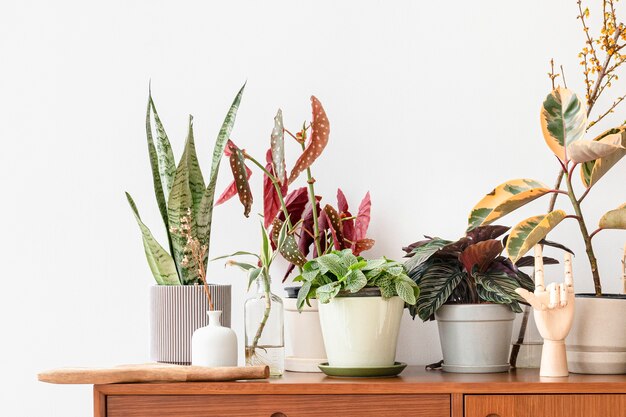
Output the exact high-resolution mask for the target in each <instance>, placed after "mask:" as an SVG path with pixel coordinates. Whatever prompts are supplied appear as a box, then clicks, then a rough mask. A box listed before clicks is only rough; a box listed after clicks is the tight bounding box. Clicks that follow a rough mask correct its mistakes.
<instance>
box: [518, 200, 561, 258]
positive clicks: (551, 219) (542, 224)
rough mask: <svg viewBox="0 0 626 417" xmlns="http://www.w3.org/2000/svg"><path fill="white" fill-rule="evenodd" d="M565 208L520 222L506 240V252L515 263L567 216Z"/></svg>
mask: <svg viewBox="0 0 626 417" xmlns="http://www.w3.org/2000/svg"><path fill="white" fill-rule="evenodd" d="M565 216H566V214H565V212H564V211H563V210H554V211H551V212H550V213H548V214H540V215H539V216H533V217H529V218H528V219H526V220H524V221H522V222H520V223H518V224H517V225H516V226H515V227H514V228H513V229H511V233H510V234H509V237H508V239H507V241H506V252H507V253H508V255H509V259H511V261H512V262H513V263H515V262H517V261H518V260H519V259H520V258H521V257H522V256H524V255H525V254H526V252H528V251H529V250H530V249H532V248H533V246H535V245H536V244H537V243H538V242H539V241H540V240H541V239H543V238H544V237H546V235H547V234H548V233H549V232H550V231H551V230H552V229H554V228H555V227H556V225H557V224H559V223H560V222H561V220H563V219H564V218H565Z"/></svg>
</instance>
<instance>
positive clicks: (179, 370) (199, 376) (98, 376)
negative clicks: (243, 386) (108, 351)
mask: <svg viewBox="0 0 626 417" xmlns="http://www.w3.org/2000/svg"><path fill="white" fill-rule="evenodd" d="M269 374H270V370H269V367H267V366H245V367H238V366H233V367H220V368H206V367H202V366H181V365H166V364H141V365H124V366H118V367H114V368H61V369H53V370H50V371H45V372H42V373H40V374H39V375H37V378H38V379H39V381H41V382H48V383H51V384H116V383H123V382H191V381H194V382H201V381H204V382H210V381H236V380H240V379H265V378H268V377H269Z"/></svg>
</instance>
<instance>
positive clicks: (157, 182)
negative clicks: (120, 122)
mask: <svg viewBox="0 0 626 417" xmlns="http://www.w3.org/2000/svg"><path fill="white" fill-rule="evenodd" d="M151 102H152V98H151V95H149V96H148V107H147V109H146V138H147V140H148V157H149V159H150V168H151V170H152V182H153V184H154V194H155V196H156V200H157V205H158V206H159V212H161V218H163V223H164V224H165V230H166V231H167V234H168V237H169V233H170V227H169V223H168V213H167V204H166V198H165V194H164V192H163V183H162V182H161V174H160V173H159V157H158V155H157V151H156V147H155V146H154V140H153V138H152V125H151V123H150V109H151V106H150V104H151Z"/></svg>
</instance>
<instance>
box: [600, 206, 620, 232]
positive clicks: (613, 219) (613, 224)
mask: <svg viewBox="0 0 626 417" xmlns="http://www.w3.org/2000/svg"><path fill="white" fill-rule="evenodd" d="M599 226H600V228H601V229H626V203H624V204H622V205H621V206H619V207H618V208H616V209H615V210H611V211H608V212H606V213H605V214H604V216H602V217H601V218H600V224H599Z"/></svg>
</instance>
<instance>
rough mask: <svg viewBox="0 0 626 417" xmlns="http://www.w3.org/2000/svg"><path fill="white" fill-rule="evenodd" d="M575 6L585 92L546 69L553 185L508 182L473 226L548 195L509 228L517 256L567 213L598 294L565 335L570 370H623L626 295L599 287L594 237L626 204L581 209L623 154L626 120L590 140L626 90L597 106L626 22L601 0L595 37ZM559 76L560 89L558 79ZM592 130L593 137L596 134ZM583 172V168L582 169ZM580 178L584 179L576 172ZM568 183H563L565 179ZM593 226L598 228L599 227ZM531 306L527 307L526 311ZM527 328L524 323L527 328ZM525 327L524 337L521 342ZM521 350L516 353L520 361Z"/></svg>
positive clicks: (624, 214)
mask: <svg viewBox="0 0 626 417" xmlns="http://www.w3.org/2000/svg"><path fill="white" fill-rule="evenodd" d="M577 4H578V11H579V14H578V19H579V21H580V22H581V25H582V28H583V33H584V36H585V45H584V47H583V48H582V50H581V51H580V53H579V58H580V63H581V65H582V67H583V74H582V75H583V80H584V85H585V97H584V99H581V98H579V97H578V96H577V95H576V94H575V93H574V92H573V91H572V90H569V89H568V88H567V85H566V84H565V79H564V77H562V75H563V74H562V73H561V74H555V73H554V69H552V70H551V72H550V73H549V74H548V75H549V77H550V79H551V81H552V91H551V92H550V94H548V95H547V97H546V99H545V101H544V102H543V106H542V108H541V111H540V120H541V127H542V133H543V136H544V139H545V141H546V144H547V145H548V147H549V148H550V150H551V151H552V152H553V153H554V155H555V156H556V158H557V161H558V174H557V178H556V181H555V185H554V187H550V186H547V185H545V184H543V183H542V182H539V181H536V180H532V179H521V180H512V181H507V182H505V183H503V184H501V185H499V186H497V187H496V188H495V189H494V190H493V191H492V192H491V193H489V194H488V195H487V196H485V197H484V198H483V199H482V200H481V201H480V202H479V203H478V204H477V205H476V206H475V207H474V209H473V210H472V211H471V213H470V216H469V222H468V223H469V229H471V228H474V227H477V226H481V225H486V224H490V223H491V222H493V221H495V220H497V219H499V218H501V217H502V216H504V215H506V214H508V213H510V212H512V211H514V210H516V209H517V208H519V207H521V206H523V205H525V204H526V203H528V202H530V201H533V200H535V199H536V198H539V197H541V196H546V195H551V199H550V203H549V206H548V211H547V213H545V214H540V215H537V216H533V217H530V218H528V219H526V220H523V221H522V222H520V223H519V224H518V225H516V226H515V227H514V228H513V229H512V230H511V236H512V239H510V240H509V241H508V242H507V252H508V253H509V256H510V257H511V259H512V260H513V261H515V259H519V258H520V257H521V256H523V255H524V254H525V253H526V252H527V251H528V250H529V249H530V248H532V247H533V246H534V245H535V244H536V243H537V242H538V241H539V240H541V239H542V238H543V237H545V236H546V235H547V234H548V233H549V232H550V231H551V230H552V229H553V228H555V227H556V226H557V225H558V224H559V223H560V222H561V221H563V220H565V219H571V220H568V222H570V221H573V222H575V223H574V224H576V225H577V226H578V227H577V229H578V230H579V231H580V235H581V238H582V240H583V242H584V245H585V253H586V255H587V259H588V262H589V270H588V273H589V275H591V278H592V280H593V285H594V292H593V293H590V294H577V295H576V310H575V317H574V325H573V327H572V329H571V331H570V333H569V336H568V338H567V341H566V342H567V356H568V367H569V370H570V371H571V372H576V373H596V374H607V373H610V374H616V373H626V296H625V295H618V294H607V293H605V292H603V290H602V281H601V279H600V269H599V265H598V262H597V259H596V255H595V248H594V239H597V237H596V236H597V235H598V233H599V232H601V231H603V230H606V229H626V205H624V204H622V205H621V206H619V207H617V208H615V209H613V210H610V211H609V212H607V213H606V214H605V215H604V216H602V217H601V219H600V220H599V221H598V226H597V228H593V227H592V226H591V223H590V221H589V219H588V218H586V217H585V216H584V214H583V211H582V203H583V201H586V198H587V197H588V195H589V193H590V191H591V190H592V189H593V187H594V186H595V185H596V184H597V183H598V181H600V180H601V178H603V177H604V176H605V175H606V174H607V173H608V172H609V171H610V170H611V169H612V168H613V167H614V166H615V165H616V164H617V163H618V162H619V161H620V160H621V159H622V157H623V156H624V155H626V125H624V124H621V125H619V126H615V127H613V128H610V129H608V130H605V131H604V132H602V133H600V134H599V135H598V134H595V135H593V136H591V137H592V138H593V139H592V140H589V139H586V137H588V131H590V130H595V129H596V128H597V127H598V126H599V122H601V121H602V120H603V119H604V118H605V117H606V116H608V115H610V114H611V113H613V112H614V111H615V108H616V107H617V106H618V105H620V104H621V103H622V102H623V101H624V99H625V98H626V96H625V95H622V96H621V97H618V98H617V99H615V100H614V101H612V102H609V103H611V104H610V105H609V106H608V108H605V109H601V110H599V109H598V106H596V104H597V103H598V102H600V101H601V100H599V99H600V97H603V95H606V93H607V92H608V91H609V90H610V88H611V86H612V84H615V81H616V80H617V79H618V77H619V74H618V72H619V68H621V66H622V64H623V63H624V62H625V61H626V56H625V55H623V54H622V53H621V52H620V51H621V50H622V49H623V47H624V46H625V45H626V26H625V25H624V23H622V22H620V21H619V20H618V17H617V15H616V12H615V8H614V7H613V3H612V2H606V1H605V2H603V6H604V7H603V10H602V17H603V18H602V19H598V21H599V22H601V28H600V31H599V33H598V34H597V35H595V34H594V33H593V32H594V31H592V30H591V28H590V27H589V25H588V24H589V16H590V11H589V9H588V8H586V7H584V6H583V5H582V2H581V1H578V2H577ZM559 76H561V80H562V81H563V87H561V86H559V85H558V83H557V81H558V80H559ZM594 136H595V137H594ZM577 171H578V172H577ZM576 176H578V177H579V178H580V180H577V179H576V178H575V177H576ZM563 182H564V183H565V187H563V188H564V189H563V188H562V187H561V186H562V183H563ZM560 195H563V196H564V198H567V200H569V203H570V204H571V209H572V211H573V213H571V214H567V213H566V212H565V211H563V210H554V208H555V203H556V200H557V197H558V196H560ZM594 229H595V230H594ZM528 312H529V309H527V310H526V311H525V313H524V314H525V315H526V314H528ZM522 327H523V326H522ZM523 331H524V329H523V328H522V330H521V331H520V339H519V340H520V341H522V340H523ZM515 355H516V349H515V347H514V351H513V353H512V362H514V360H515Z"/></svg>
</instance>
